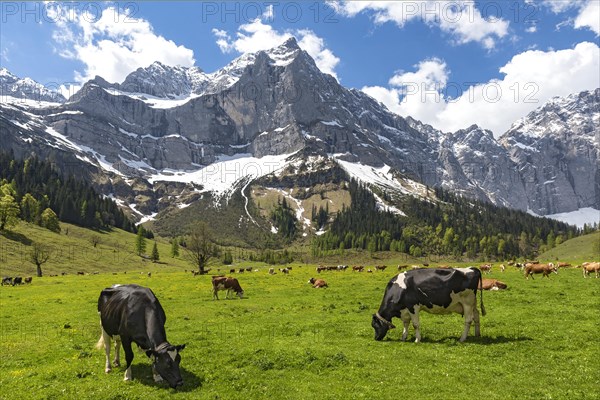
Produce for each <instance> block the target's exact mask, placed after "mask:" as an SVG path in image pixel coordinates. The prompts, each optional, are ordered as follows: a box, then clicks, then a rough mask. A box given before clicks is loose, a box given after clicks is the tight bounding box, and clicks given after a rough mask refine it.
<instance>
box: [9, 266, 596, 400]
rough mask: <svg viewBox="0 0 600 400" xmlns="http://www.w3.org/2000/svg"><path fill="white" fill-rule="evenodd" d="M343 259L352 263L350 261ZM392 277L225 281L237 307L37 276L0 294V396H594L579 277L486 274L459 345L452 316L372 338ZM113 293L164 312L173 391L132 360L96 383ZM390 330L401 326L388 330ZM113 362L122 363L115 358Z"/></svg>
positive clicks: (585, 289) (201, 286)
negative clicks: (106, 302) (150, 298)
mask: <svg viewBox="0 0 600 400" xmlns="http://www.w3.org/2000/svg"><path fill="white" fill-rule="evenodd" d="M349 262H350V260H349ZM394 273H395V271H390V269H389V268H388V270H386V271H385V272H374V273H371V274H370V273H366V272H364V273H355V272H351V271H346V272H324V273H321V277H322V278H324V279H326V280H327V281H328V283H329V286H330V287H329V288H327V289H313V288H311V286H310V285H308V284H307V283H306V282H307V280H308V279H309V278H310V277H312V276H315V274H316V273H315V270H314V266H300V265H299V264H293V270H292V272H291V273H290V275H289V276H287V275H284V274H281V273H278V274H276V275H275V276H270V275H268V273H267V267H264V268H261V269H260V271H259V272H252V273H248V272H246V273H244V274H235V276H236V277H237V278H238V279H239V281H240V283H241V285H242V287H243V288H244V290H245V292H246V298H244V299H242V300H240V299H237V298H236V299H234V300H224V299H223V298H224V292H221V293H222V294H220V297H221V298H222V300H220V301H213V300H212V293H211V283H210V279H211V278H210V276H202V277H192V276H191V274H189V273H188V274H185V273H184V272H171V271H167V270H165V271H161V270H154V271H153V274H152V277H148V276H147V275H146V274H143V275H142V274H140V273H133V272H129V273H128V274H123V273H118V275H113V274H112V273H101V274H99V275H86V276H76V275H66V276H57V277H43V278H35V277H34V280H33V283H32V284H31V285H23V286H17V287H6V286H4V287H1V288H0V324H1V326H0V346H1V347H2V357H1V358H0V360H1V361H0V366H1V373H0V398H1V399H103V400H107V399H146V400H149V399H163V398H166V397H170V398H174V399H403V398H406V399H444V400H445V399H486V400H488V399H598V398H600V390H599V389H600V372H599V371H600V368H599V367H600V345H599V324H600V279H584V278H583V277H582V274H581V270H580V269H561V270H560V271H559V274H558V275H555V274H552V276H551V277H550V278H549V279H548V278H541V277H539V276H538V277H536V278H535V279H534V280H531V279H530V280H525V279H524V278H523V275H522V273H521V272H520V271H518V270H516V269H514V268H512V267H509V269H507V271H506V272H504V273H501V272H499V271H497V270H496V271H495V272H493V273H492V274H491V277H495V278H498V279H500V280H502V281H504V282H505V283H507V284H508V285H509V288H508V289H507V290H505V291H497V292H484V303H485V307H486V310H487V316H485V317H482V322H481V331H482V337H481V338H473V337H472V336H470V337H469V338H468V339H467V342H465V343H459V342H458V340H457V339H458V337H459V336H460V334H461V332H462V329H463V322H462V318H461V317H460V316H459V315H456V314H453V315H446V316H437V315H429V314H427V313H421V326H422V335H423V341H422V343H420V344H415V343H413V342H412V340H414V331H413V330H412V327H411V332H410V335H409V341H407V342H401V341H400V340H399V339H400V336H401V333H402V332H401V329H396V330H394V331H391V332H390V333H388V336H387V337H386V339H385V340H384V341H382V342H376V341H375V340H373V329H372V328H371V326H370V320H371V314H372V313H374V312H375V311H376V310H377V307H378V306H379V303H380V301H381V299H382V296H383V291H384V288H385V285H386V284H387V282H388V280H389V279H390V278H391V277H392V276H393V275H394ZM114 283H122V284H124V283H138V284H141V285H145V286H149V287H150V288H152V290H153V291H154V292H155V294H156V295H157V297H158V298H159V300H160V301H161V303H162V305H163V307H164V309H165V311H166V314H167V318H168V320H167V326H166V329H167V335H168V338H169V341H170V342H171V343H173V344H181V343H186V344H187V347H186V349H185V350H184V351H183V353H182V363H181V368H182V373H183V377H184V380H185V384H184V386H183V387H182V388H181V389H179V390H177V391H176V390H173V389H170V388H168V386H166V385H164V384H155V383H154V382H153V381H152V374H151V368H150V362H149V360H148V359H147V358H146V357H145V355H144V354H143V353H141V352H138V351H135V359H134V361H133V377H134V380H133V381H132V382H124V381H123V373H124V368H123V367H121V368H114V369H113V372H112V373H110V374H105V373H104V352H103V351H99V350H95V349H94V345H95V344H96V342H97V340H98V338H99V336H100V325H99V318H98V315H97V312H96V302H97V298H98V295H99V293H100V291H101V290H102V289H103V288H105V287H107V286H110V285H112V284H114ZM397 325H399V326H401V323H400V321H397ZM121 359H122V362H124V356H123V353H122V352H121Z"/></svg>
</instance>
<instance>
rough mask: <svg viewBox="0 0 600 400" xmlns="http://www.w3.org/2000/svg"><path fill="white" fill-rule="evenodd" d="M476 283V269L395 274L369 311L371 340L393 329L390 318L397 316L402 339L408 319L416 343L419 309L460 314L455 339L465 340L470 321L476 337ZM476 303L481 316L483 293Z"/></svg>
mask: <svg viewBox="0 0 600 400" xmlns="http://www.w3.org/2000/svg"><path fill="white" fill-rule="evenodd" d="M480 282H481V271H479V270H478V269H477V268H452V269H417V270H412V271H407V272H402V273H400V274H398V275H397V276H395V277H393V278H392V279H391V280H390V281H389V282H388V284H387V287H386V289H385V294H384V295H383V300H382V302H381V306H380V307H379V310H378V311H377V313H376V314H373V318H372V321H371V326H372V327H373V329H375V340H382V339H383V338H384V337H385V335H386V334H387V331H388V330H389V329H394V328H395V326H394V325H393V324H392V318H393V317H397V318H400V319H401V320H402V322H403V324H404V330H403V332H402V340H403V341H404V340H406V337H407V336H408V326H409V323H410V322H411V321H412V324H413V327H414V328H415V343H418V342H420V341H421V330H420V324H419V311H420V310H423V311H426V312H429V313H432V314H449V313H452V312H455V313H459V314H462V315H463V316H464V319H465V328H464V331H463V333H462V336H461V337H460V339H459V341H461V342H464V341H465V340H466V339H467V335H468V334H469V329H470V327H471V323H472V322H473V321H474V322H475V336H479V335H480V331H479V311H478V310H477V288H478V287H479V285H480ZM482 293H483V292H482ZM480 305H481V314H482V315H485V308H484V307H483V294H482V295H481V297H480Z"/></svg>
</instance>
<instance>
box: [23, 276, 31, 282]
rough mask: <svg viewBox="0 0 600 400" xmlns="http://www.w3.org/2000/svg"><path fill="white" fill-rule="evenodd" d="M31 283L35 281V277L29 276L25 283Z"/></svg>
mask: <svg viewBox="0 0 600 400" xmlns="http://www.w3.org/2000/svg"><path fill="white" fill-rule="evenodd" d="M31 281H33V277H31V276H28V277H26V278H25V279H24V280H23V282H25V283H31Z"/></svg>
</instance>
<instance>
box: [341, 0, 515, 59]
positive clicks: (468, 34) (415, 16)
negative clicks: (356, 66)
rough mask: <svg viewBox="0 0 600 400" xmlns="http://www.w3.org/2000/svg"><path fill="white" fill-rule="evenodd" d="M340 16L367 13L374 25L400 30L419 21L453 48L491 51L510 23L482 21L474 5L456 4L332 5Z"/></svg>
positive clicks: (462, 0)
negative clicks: (444, 35) (441, 33)
mask: <svg viewBox="0 0 600 400" xmlns="http://www.w3.org/2000/svg"><path fill="white" fill-rule="evenodd" d="M331 4H332V6H333V7H334V9H335V10H336V11H337V12H338V13H339V14H340V15H343V16H346V17H350V18H351V17H355V16H356V15H358V14H360V13H368V14H370V15H371V16H372V18H373V20H374V21H375V23H376V24H383V23H386V22H394V23H395V24H396V25H398V27H400V28H402V27H403V26H404V25H405V24H406V23H407V22H409V21H413V20H421V21H423V22H425V23H427V24H428V25H430V26H437V27H439V28H440V29H441V30H442V31H444V32H446V33H448V34H449V35H450V36H451V37H452V38H453V40H454V42H455V43H456V44H465V43H469V42H476V43H479V44H481V45H482V46H483V47H484V48H486V49H488V50H490V49H493V48H494V47H495V45H496V41H497V40H498V39H501V38H503V37H505V36H506V35H507V34H508V28H509V22H508V21H507V20H504V19H502V18H497V17H493V16H490V17H487V18H485V17H483V15H482V14H481V12H480V11H479V9H478V8H477V7H476V2H474V1H471V0H459V1H451V2H448V1H433V0H424V1H349V0H344V1H336V2H333V3H331Z"/></svg>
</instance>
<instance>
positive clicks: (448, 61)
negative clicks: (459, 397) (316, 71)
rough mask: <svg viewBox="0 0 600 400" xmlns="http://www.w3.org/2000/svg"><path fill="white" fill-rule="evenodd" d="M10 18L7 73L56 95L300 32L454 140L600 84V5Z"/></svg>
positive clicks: (362, 83)
mask: <svg viewBox="0 0 600 400" xmlns="http://www.w3.org/2000/svg"><path fill="white" fill-rule="evenodd" d="M0 7H1V8H0V11H1V15H0V22H1V29H0V66H2V67H5V68H7V69H9V70H10V71H11V72H13V73H14V74H16V75H18V76H21V77H25V76H29V77H31V78H33V79H35V80H37V81H38V82H40V83H42V84H52V85H53V86H54V85H55V84H56V83H58V84H65V85H69V84H74V85H80V84H81V83H82V82H84V81H85V80H87V79H89V78H90V77H93V76H94V75H95V74H100V75H102V76H103V77H105V78H106V79H107V80H109V81H122V80H123V78H124V77H125V76H126V75H127V73H129V72H131V71H133V70H134V69H136V68H137V67H140V66H147V65H149V64H150V63H151V62H152V61H154V60H157V59H158V60H160V61H162V62H164V63H167V64H181V65H186V66H191V65H196V66H199V67H200V68H202V69H203V70H205V71H207V72H212V71H214V70H216V69H219V68H220V67H223V66H224V65H226V64H227V63H228V62H230V61H231V60H233V59H234V58H236V57H237V56H239V55H240V54H241V53H243V52H247V51H257V50H260V49H264V48H269V47H273V46H276V45H278V44H279V43H281V42H282V41H283V40H284V39H285V38H286V37H288V36H290V35H294V36H296V37H297V38H298V40H299V42H300V45H301V47H303V48H304V49H305V50H307V51H308V52H309V53H310V54H311V55H312V56H313V57H314V58H315V59H316V60H317V64H318V65H319V67H320V68H321V70H323V71H325V72H328V73H331V74H332V75H334V76H336V78H337V79H338V80H339V81H340V83H341V84H343V85H344V86H346V87H353V88H358V89H362V90H363V91H365V92H366V93H368V94H370V95H372V96H373V97H375V98H376V99H377V100H379V101H381V102H383V103H384V104H385V105H386V106H387V107H388V108H389V109H390V110H392V111H394V112H397V113H398V114H400V115H404V116H406V115H411V116H414V117H415V118H417V119H420V120H423V121H424V122H427V123H431V124H432V125H434V126H436V127H438V128H440V129H443V130H447V131H452V130H455V129H458V128H461V127H466V126H469V125H470V124H471V123H478V124H480V125H482V126H484V127H486V128H489V129H492V130H493V131H494V133H495V134H496V135H499V134H500V133H502V132H503V130H506V129H507V124H509V122H508V121H510V122H512V121H514V120H515V119H516V118H518V117H520V116H524V115H525V114H526V113H527V112H529V111H531V110H532V109H534V108H535V107H537V106H539V105H540V103H543V102H544V101H546V100H547V99H549V98H550V97H552V96H556V95H567V94H569V93H573V92H577V91H581V90H586V89H594V88H596V87H598V86H600V84H599V80H600V78H599V75H600V72H598V71H599V70H600V67H599V64H598V58H599V49H598V44H599V36H598V35H599V33H600V32H599V31H600V0H565V1H547V0H535V1H534V0H530V1H511V0H509V1H488V0H482V1H467V0H461V1H448V2H447V1H433V0H428V1H404V2H399V1H396V2H369V1H362V2H348V1H339V2H330V3H322V2H311V1H305V2H193V1H187V2H160V1H152V2H116V3H109V2H77V3H53V2H50V3H49V2H39V3H23V2H2V3H1V4H0ZM432 92H435V93H438V95H435V93H432ZM490 114H492V115H490ZM496 114H497V115H496Z"/></svg>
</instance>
